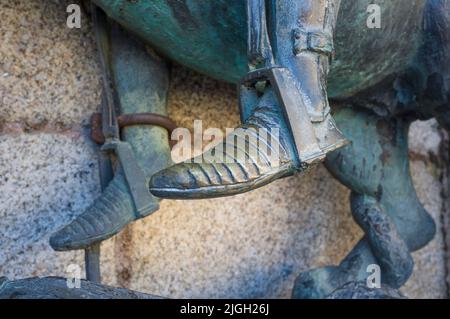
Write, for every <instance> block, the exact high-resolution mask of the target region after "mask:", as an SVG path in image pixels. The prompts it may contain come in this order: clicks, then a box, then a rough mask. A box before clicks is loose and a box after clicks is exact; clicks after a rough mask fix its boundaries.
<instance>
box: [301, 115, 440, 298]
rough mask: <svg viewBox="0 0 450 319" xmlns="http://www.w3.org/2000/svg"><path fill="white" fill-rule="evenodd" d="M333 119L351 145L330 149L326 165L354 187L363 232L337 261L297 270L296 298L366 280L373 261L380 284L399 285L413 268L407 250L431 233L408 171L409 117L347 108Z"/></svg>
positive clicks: (353, 200) (353, 206) (354, 205)
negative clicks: (328, 264) (406, 119)
mask: <svg viewBox="0 0 450 319" xmlns="http://www.w3.org/2000/svg"><path fill="white" fill-rule="evenodd" d="M336 121H337V122H338V124H339V125H340V127H342V130H343V132H344V134H346V136H347V137H349V138H350V139H351V140H352V145H349V146H347V147H345V148H344V149H342V150H339V151H336V152H334V153H332V154H330V155H329V156H328V157H327V160H326V165H327V168H328V170H329V171H330V172H331V173H332V174H333V175H334V176H335V177H336V178H337V179H338V180H339V181H340V182H342V183H343V184H344V185H346V186H347V187H349V188H350V189H351V190H352V194H351V210H352V214H353V217H354V219H355V221H356V222H357V223H358V224H359V225H360V226H361V228H362V229H363V230H364V232H365V236H364V237H363V239H362V240H361V241H360V242H359V243H358V244H357V245H356V247H355V248H354V249H353V250H352V251H351V252H350V254H349V255H348V256H347V257H346V258H345V259H344V260H343V261H342V262H341V264H340V265H339V266H327V267H322V268H317V269H313V270H310V271H307V272H305V273H302V274H300V276H299V277H298V278H297V280H296V283H295V287H294V290H293V297H294V298H325V297H327V296H329V295H330V294H331V293H332V292H333V291H335V290H336V289H338V288H339V287H342V286H344V285H345V284H347V283H350V282H363V281H364V282H365V281H366V280H367V277H368V275H369V274H368V273H367V267H368V266H369V265H371V264H376V265H379V266H380V269H381V278H382V283H383V284H384V285H387V286H388V287H393V288H399V287H400V286H402V285H403V284H404V283H405V282H406V281H407V280H408V278H409V277H410V275H411V273H412V268H413V260H412V258H411V256H410V252H411V251H415V250H418V249H420V248H421V247H423V246H425V245H426V244H427V243H428V242H429V241H430V240H431V239H432V238H433V236H434V234H435V224H434V222H433V220H432V218H431V216H430V215H429V214H428V213H427V212H426V211H425V209H424V208H423V206H422V205H421V204H420V202H419V200H418V198H417V194H416V192H415V190H414V187H413V183H412V179H411V176H410V172H409V159H408V143H407V134H408V128H409V123H408V122H407V121H405V120H403V119H397V118H392V119H384V118H381V117H379V116H376V115H375V114H373V113H371V112H370V111H366V110H354V109H351V108H345V109H339V110H337V112H336Z"/></svg>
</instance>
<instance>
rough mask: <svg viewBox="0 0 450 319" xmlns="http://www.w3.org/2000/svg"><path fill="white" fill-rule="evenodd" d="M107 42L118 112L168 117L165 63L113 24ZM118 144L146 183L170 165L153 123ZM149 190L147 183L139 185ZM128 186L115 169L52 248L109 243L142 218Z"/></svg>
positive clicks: (155, 204)
mask: <svg viewBox="0 0 450 319" xmlns="http://www.w3.org/2000/svg"><path fill="white" fill-rule="evenodd" d="M111 26H112V27H111V33H112V35H111V36H110V39H109V42H110V49H111V54H109V56H110V59H111V61H110V70H111V73H112V78H113V86H114V90H115V91H116V92H117V96H118V100H119V101H120V103H119V104H120V113H122V114H125V115H128V114H134V113H154V114H158V115H161V116H166V115H167V111H166V97H167V92H168V86H169V72H168V68H167V65H166V63H165V62H164V61H163V60H162V59H161V58H159V57H157V56H156V55H154V54H148V53H147V51H146V48H145V47H144V46H143V45H142V44H141V43H140V42H138V41H136V40H135V39H134V38H133V37H132V36H131V35H130V34H128V33H126V32H125V31H124V30H122V29H121V28H120V27H118V26H117V25H115V24H111ZM121 138H122V140H124V141H126V142H128V144H129V146H131V149H132V151H133V153H134V157H135V159H136V161H137V163H138V164H139V166H140V168H141V169H142V171H143V173H144V175H145V179H146V180H147V181H148V180H149V179H150V177H151V176H152V175H153V174H154V173H155V172H157V171H159V170H161V169H163V168H165V167H166V166H167V165H168V164H169V163H170V148H169V143H168V132H167V130H166V129H164V128H162V127H159V126H156V125H142V124H138V125H132V126H127V127H124V128H123V130H122V132H121ZM125 165H126V164H125ZM140 186H141V187H145V189H148V188H147V187H148V186H147V185H140ZM133 199H134V198H133V195H132V193H131V191H130V187H129V185H128V184H127V180H126V177H125V173H124V169H123V167H122V165H119V166H118V168H117V170H116V172H115V176H114V179H113V180H112V181H111V182H110V183H109V185H108V186H107V187H106V189H105V190H104V192H103V194H102V195H101V196H100V197H99V198H98V199H97V200H95V202H94V203H93V204H92V205H91V206H90V207H89V208H88V209H87V210H86V211H85V212H84V213H82V214H81V215H79V216H78V217H77V218H76V219H75V220H74V221H73V222H71V223H70V224H69V225H67V226H65V227H64V228H62V229H61V230H59V231H58V232H56V233H55V234H53V235H52V236H51V238H50V244H51V246H52V247H53V248H54V249H55V250H72V249H81V248H85V247H86V246H89V245H91V244H93V243H96V242H100V241H102V240H105V239H108V238H110V237H111V236H113V235H115V234H116V233H118V232H119V231H120V230H122V229H123V227H125V226H126V225H127V224H129V223H131V222H133V221H134V220H136V219H138V218H141V217H143V216H140V215H139V214H137V213H136V206H135V202H134V201H133ZM147 204H148V206H147V207H148V210H147V215H148V214H149V213H151V212H154V211H156V210H158V208H159V200H158V199H157V198H156V197H153V196H152V197H151V202H150V203H147Z"/></svg>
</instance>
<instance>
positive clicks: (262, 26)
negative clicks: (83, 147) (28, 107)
mask: <svg viewBox="0 0 450 319" xmlns="http://www.w3.org/2000/svg"><path fill="white" fill-rule="evenodd" d="M339 2H340V1H338V0H305V1H288V0H267V1H264V0H247V16H248V58H249V66H250V69H251V72H250V73H249V74H248V75H247V76H246V77H245V78H244V79H242V81H241V83H240V85H239V89H240V108H241V120H242V123H243V124H242V125H241V126H240V127H238V128H237V129H236V130H235V132H234V133H233V134H231V136H229V137H227V138H226V140H225V141H224V142H223V143H221V144H219V145H218V146H216V147H215V148H213V149H212V150H210V151H208V152H207V153H206V154H204V155H207V156H200V157H197V158H194V159H193V160H191V161H189V162H184V163H179V164H176V165H174V166H172V167H169V168H167V169H165V170H163V171H161V172H158V173H157V174H155V175H153V177H152V179H151V181H150V191H151V193H152V194H154V195H155V196H158V197H164V198H180V199H183V198H211V197H219V196H228V195H233V194H238V193H243V192H246V191H250V190H253V189H255V188H257V187H260V186H263V185H265V184H268V183H270V182H272V181H274V180H276V179H278V178H281V177H284V176H288V175H291V174H293V173H295V172H301V171H304V170H305V169H307V168H308V167H310V166H311V165H313V164H316V163H318V162H320V161H322V160H323V159H324V158H325V156H326V154H327V153H328V152H330V151H333V150H335V149H337V148H340V147H342V146H344V145H345V144H347V140H346V139H345V138H344V137H343V135H342V134H341V132H340V131H339V130H338V129H337V128H336V125H335V122H334V120H333V118H332V117H331V114H330V108H329V105H328V99H327V93H326V78H327V74H328V70H329V64H330V61H331V59H332V57H333V52H334V50H333V31H334V25H335V21H336V16H337V12H338V7H339ZM236 154H238V155H236ZM239 155H240V156H239Z"/></svg>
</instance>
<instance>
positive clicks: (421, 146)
mask: <svg viewBox="0 0 450 319" xmlns="http://www.w3.org/2000/svg"><path fill="white" fill-rule="evenodd" d="M71 2H72V1H45V2H42V1H37V0H15V1H10V0H8V1H7V0H0V18H1V19H2V24H1V25H0V34H1V35H2V38H5V39H6V40H5V41H3V42H2V44H1V45H0V103H1V104H0V123H3V125H2V130H1V131H0V150H1V151H0V230H1V231H0V276H7V277H9V278H10V279H18V278H25V277H30V276H48V275H54V276H64V275H66V273H65V271H66V268H67V266H68V265H70V264H72V263H75V264H79V265H80V266H81V267H82V262H83V253H82V252H81V251H77V252H68V253H55V252H53V251H52V250H51V248H50V247H49V246H48V244H47V241H48V237H49V235H50V233H52V232H53V231H55V230H56V229H57V228H59V227H60V226H61V225H63V224H65V223H67V221H69V220H70V219H72V218H74V217H75V216H76V215H77V214H79V213H81V212H82V211H83V209H85V208H86V207H87V206H88V205H89V204H90V203H91V202H92V201H93V200H94V199H95V197H96V196H98V195H99V185H98V172H97V161H96V155H95V146H94V145H93V144H92V143H91V142H89V141H88V139H87V137H86V135H87V130H86V128H85V127H84V124H85V123H87V119H88V116H89V114H90V112H92V111H94V110H95V108H96V107H97V104H98V99H99V78H98V75H97V74H98V73H97V72H98V66H97V64H96V59H95V57H96V55H95V49H94V45H93V42H92V35H91V32H90V25H89V23H88V20H87V19H86V17H83V20H82V23H83V28H82V29H81V30H68V29H67V28H66V27H65V17H66V13H65V8H66V5H67V4H68V3H71ZM4 35H5V36H4ZM169 111H170V114H171V116H172V117H173V118H174V119H175V120H176V121H177V123H178V124H179V125H180V126H184V127H189V128H191V127H192V126H193V120H194V119H202V120H203V125H204V127H219V128H225V127H234V126H236V125H237V123H238V122H239V116H238V109H237V102H236V93H235V89H234V88H233V87H232V86H230V85H226V84H221V83H218V82H216V81H213V80H211V79H208V78H206V77H203V76H200V75H198V74H195V73H193V72H190V71H187V70H185V69H183V68H180V67H175V68H174V70H173V81H172V86H171V93H170V109H169ZM440 141H441V138H440V134H439V132H438V129H437V127H436V125H435V122H434V121H428V122H422V123H415V124H414V125H413V127H412V130H411V146H412V153H411V154H412V155H411V158H412V159H413V162H412V165H411V167H412V171H413V177H414V182H415V185H416V188H417V191H418V193H419V197H420V199H421V200H422V202H423V203H424V204H425V206H426V208H427V209H428V210H429V211H430V213H431V214H432V215H433V216H434V217H435V220H436V222H437V223H438V234H437V236H436V238H435V239H434V240H433V242H432V243H431V244H430V245H429V246H427V247H426V248H425V249H423V250H421V251H419V252H417V253H415V254H414V259H415V261H416V268H415V273H414V275H413V278H412V279H411V280H410V281H409V282H408V284H407V285H406V287H404V288H403V289H402V292H403V293H404V294H405V295H406V296H408V297H411V298H427V297H432V298H444V297H447V296H448V292H447V287H446V285H445V275H446V271H445V260H444V258H445V254H444V240H443V229H442V227H441V216H442V214H443V207H444V202H443V199H442V197H441V189H442V185H441V182H440V177H441V175H442V173H443V170H442V167H440V164H439V163H436V161H435V160H434V158H435V157H436V156H433V155H430V154H438V150H439V144H440ZM348 195H349V191H348V190H347V189H346V188H345V187H343V186H341V185H340V184H339V183H338V182H337V181H335V180H334V179H332V178H331V176H330V175H329V173H328V172H327V171H326V170H325V169H324V167H323V166H318V167H317V168H315V169H313V170H311V171H310V172H308V173H306V174H304V175H302V176H295V177H290V178H287V179H284V180H279V181H276V182H275V183H272V184H271V185H269V186H267V187H264V188H262V189H259V190H256V191H254V192H251V193H248V194H243V195H238V196H235V197H231V198H222V199H215V200H202V201H164V202H163V203H162V205H161V209H160V210H159V211H158V212H157V213H155V214H153V215H152V216H150V217H148V218H146V219H144V220H141V221H138V222H136V223H134V224H133V225H131V226H129V227H127V228H126V229H125V230H124V231H123V232H122V233H121V234H120V235H118V236H116V237H115V238H113V239H110V240H108V241H107V242H105V243H104V244H103V245H102V271H103V276H104V282H105V283H106V284H110V285H115V286H122V287H125V288H129V289H133V290H138V291H142V292H146V293H151V294H155V295H162V296H167V297H186V298H187V297H215V298H216V297H233V298H240V297H244V298H245V297H247V298H260V297H273V298H287V297H289V296H290V292H291V289H292V286H293V282H294V279H295V277H296V276H297V275H298V273H299V272H301V271H305V270H307V269H309V268H312V267H318V266H323V265H327V264H336V263H338V262H339V261H340V260H341V259H342V258H343V257H344V256H345V255H346V253H347V252H348V251H350V249H351V248H352V247H353V245H354V244H355V243H356V242H357V241H358V239H359V238H360V236H361V231H360V229H359V228H358V227H357V226H356V225H355V223H354V222H353V221H352V219H351V216H350V211H349V203H348Z"/></svg>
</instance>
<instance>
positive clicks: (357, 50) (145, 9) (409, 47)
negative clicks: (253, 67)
mask: <svg viewBox="0 0 450 319" xmlns="http://www.w3.org/2000/svg"><path fill="white" fill-rule="evenodd" d="M94 2H96V3H97V4H98V5H100V6H101V7H102V8H103V9H104V10H105V11H106V12H107V13H108V15H109V16H110V17H111V18H113V19H114V20H116V21H118V22H119V23H121V24H122V25H123V26H125V27H126V28H127V29H129V30H131V31H133V32H134V33H136V34H138V35H139V36H140V37H141V38H143V39H144V40H145V41H146V42H148V43H149V44H150V45H152V47H153V48H155V49H156V50H158V51H159V52H161V53H162V54H164V55H165V56H167V57H169V58H170V59H172V60H175V61H177V62H178V63H180V64H183V65H185V66H187V67H190V68H192V69H194V70H196V71H198V72H201V73H204V74H207V75H209V76H212V77H214V78H216V79H220V80H224V81H227V82H237V81H238V80H239V78H241V76H243V75H244V74H245V73H246V72H247V51H246V50H247V48H246V35H247V33H246V28H247V24H246V16H245V2H244V1H243V0H214V1H206V0H134V1H131V0H114V1H111V0H95V1H94ZM425 2H426V1H425V0H396V1H384V0H375V1H373V0H356V1H354V0H352V1H350V0H343V1H342V4H341V10H340V16H339V19H338V25H337V30H336V59H335V60H334V62H333V65H332V70H331V74H330V77H329V90H328V91H329V96H330V97H332V98H333V97H344V96H350V95H353V94H355V93H357V92H360V91H362V90H364V89H367V88H368V87H370V86H372V85H374V84H376V83H377V82H379V81H381V80H383V79H384V78H385V77H387V76H388V75H390V74H393V73H395V72H397V71H401V70H403V69H405V68H406V67H407V66H408V65H409V64H410V63H412V61H413V60H414V57H415V56H416V52H417V47H418V46H419V45H420V43H421V42H422V41H421V37H422V33H421V25H422V14H423V8H424V5H425ZM371 3H375V4H379V5H380V7H381V29H370V28H368V27H367V24H366V21H367V18H368V16H369V13H367V7H368V5H369V4H371Z"/></svg>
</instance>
